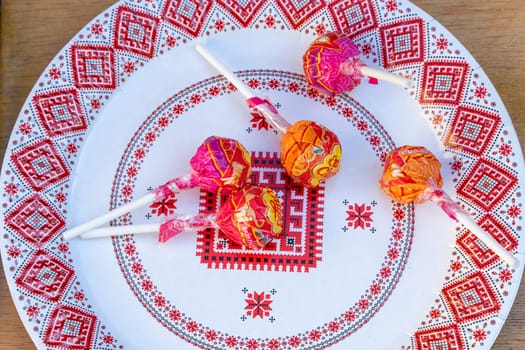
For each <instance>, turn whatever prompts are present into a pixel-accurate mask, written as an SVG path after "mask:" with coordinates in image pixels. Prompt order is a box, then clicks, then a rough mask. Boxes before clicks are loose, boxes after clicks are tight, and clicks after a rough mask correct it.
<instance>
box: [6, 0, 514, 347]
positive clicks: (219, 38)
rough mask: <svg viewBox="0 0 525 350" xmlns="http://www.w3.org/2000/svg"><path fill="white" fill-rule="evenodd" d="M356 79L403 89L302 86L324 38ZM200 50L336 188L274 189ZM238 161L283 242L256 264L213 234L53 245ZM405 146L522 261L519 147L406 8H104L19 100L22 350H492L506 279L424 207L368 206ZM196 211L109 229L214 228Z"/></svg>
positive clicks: (10, 155)
mask: <svg viewBox="0 0 525 350" xmlns="http://www.w3.org/2000/svg"><path fill="white" fill-rule="evenodd" d="M331 30H336V31H345V32H348V33H349V34H350V35H351V36H352V37H353V39H355V41H356V43H357V44H358V45H359V47H360V49H361V52H362V59H363V60H364V61H365V62H366V63H367V64H369V65H371V66H379V67H383V68H384V69H387V70H389V71H392V72H394V73H398V74H402V75H405V76H409V77H410V78H411V79H412V80H413V81H414V82H415V87H414V88H412V89H410V90H404V89H402V88H400V87H397V86H392V85H389V84H387V83H380V84H379V85H371V84H368V83H367V82H366V81H363V82H362V84H361V85H360V86H359V87H357V88H356V89H355V90H353V91H351V92H349V93H346V94H342V95H339V96H337V97H335V98H329V97H326V96H323V95H319V94H318V93H316V91H315V90H313V89H311V88H310V87H309V86H308V85H307V84H306V82H305V79H304V77H303V75H302V61H301V59H302V54H303V52H304V50H305V49H306V47H307V46H308V45H309V44H310V42H311V41H312V40H313V39H314V38H315V37H316V36H317V35H319V34H322V33H324V32H326V31H331ZM196 42H199V43H203V44H205V45H207V46H208V47H209V49H210V50H211V51H213V52H214V53H215V54H216V55H217V56H219V57H220V58H221V59H222V60H223V61H224V62H225V63H226V64H227V65H228V66H229V67H231V68H232V69H233V70H235V71H237V72H238V74H239V75H240V76H241V77H242V79H243V80H244V81H245V82H246V83H248V84H249V85H250V87H251V88H253V89H254V90H255V91H257V92H258V93H259V94H260V95H261V96H264V97H268V98H269V99H270V100H271V101H273V102H274V104H276V105H277V107H278V108H279V111H280V113H281V114H282V115H283V116H285V117H286V118H287V119H288V120H289V121H290V122H294V121H296V120H300V119H311V120H315V121H318V122H321V123H322V124H324V125H326V126H328V127H329V128H330V129H332V130H333V131H335V132H336V133H337V134H338V136H339V138H340V139H341V143H342V146H343V162H342V170H341V172H340V173H339V174H338V175H337V176H336V177H334V178H332V179H330V180H328V181H327V182H326V184H325V185H323V186H321V187H320V188H319V189H317V190H307V189H304V188H300V187H297V186H295V187H294V186H289V183H288V182H287V180H286V178H285V177H284V176H283V171H282V169H281V167H280V165H279V161H278V158H279V153H278V152H279V148H278V145H279V138H280V136H279V135H278V134H277V133H276V132H274V131H273V130H272V129H269V130H268V128H267V127H266V126H265V124H264V123H263V122H262V121H261V120H260V118H258V117H257V115H251V114H250V111H249V109H248V108H247V107H246V106H245V104H244V101H243V98H242V96H240V94H239V93H237V92H236V91H235V90H234V89H232V87H231V85H230V84H229V83H228V82H226V81H225V80H224V79H223V78H222V77H221V76H220V75H218V74H217V73H216V72H215V71H214V70H213V69H212V68H211V67H210V66H208V65H207V64H206V63H205V62H204V61H203V60H202V59H201V58H200V57H199V56H198V55H197V54H196V52H195V51H194V50H193V45H194V44H195V43H196ZM210 135H219V136H225V137H232V138H236V139H238V140H239V141H240V142H241V143H243V144H244V145H245V146H246V148H247V149H249V150H250V151H251V152H252V157H253V168H254V169H253V172H254V181H257V182H258V183H262V184H266V185H268V186H270V187H272V188H274V189H275V190H276V191H277V192H278V193H279V196H280V198H281V200H282V202H283V204H284V207H285V219H286V225H285V229H286V234H285V236H284V237H283V238H282V239H281V240H279V241H276V242H275V243H273V244H272V245H271V246H270V247H269V248H268V249H266V250H265V251H263V252H257V253H255V252H250V251H245V250H243V249H241V248H240V247H236V246H232V245H231V244H229V243H228V242H227V241H225V240H224V239H223V238H222V236H220V235H219V234H218V232H214V231H201V232H187V233H185V234H183V235H180V236H178V237H176V238H174V239H172V240H171V241H169V242H167V243H165V244H159V243H157V241H156V237H155V236H154V235H148V236H140V237H139V236H135V237H134V236H127V237H120V238H114V239H98V240H91V241H82V240H80V239H74V240H71V241H70V242H64V241H63V240H62V237H61V233H62V232H63V231H64V230H65V228H66V227H72V226H74V225H76V224H79V223H81V222H83V221H85V220H87V219H90V218H92V217H94V216H96V215H99V214H101V213H104V212H105V211H107V210H108V209H109V208H111V207H114V206H116V205H119V204H122V203H125V202H127V201H129V200H131V199H132V198H136V197H138V196H141V195H142V194H145V193H147V191H148V190H151V189H152V188H154V187H155V186H157V185H159V184H162V183H163V182H165V181H167V180H168V179H170V178H172V177H175V176H179V175H183V174H185V173H187V172H188V171H190V168H189V159H190V157H191V156H192V155H193V153H194V152H195V150H196V148H197V146H198V145H199V144H200V143H201V142H202V141H203V140H204V139H205V138H206V137H208V136H210ZM404 144H413V145H424V146H426V147H427V148H429V149H430V150H432V151H433V152H434V153H435V154H436V155H437V156H438V158H439V159H440V160H441V162H442V165H443V167H442V174H443V177H444V179H445V185H444V188H445V190H446V191H447V192H448V193H450V194H452V195H454V196H456V198H457V200H458V203H459V204H460V205H461V206H462V207H463V208H464V209H465V210H467V211H468V212H469V213H471V214H472V215H473V216H474V218H475V219H476V221H477V222H478V223H479V224H480V225H481V226H482V227H484V228H485V229H486V230H487V231H488V232H490V233H491V234H492V235H494V237H495V238H496V239H497V240H498V241H500V242H501V243H502V244H503V245H505V246H506V247H507V248H508V249H509V250H511V251H512V252H514V253H515V254H516V255H517V256H518V257H519V258H520V259H522V254H521V253H522V249H521V245H522V244H521V241H522V239H521V237H520V231H521V227H522V222H521V219H522V216H521V211H522V205H523V200H522V196H521V191H522V185H523V183H522V181H523V176H524V169H523V157H522V155H521V151H520V147H519V141H518V139H517V137H516V135H515V132H514V129H513V126H512V123H511V121H510V119H509V117H508V115H507V112H506V111H505V108H504V106H503V103H502V101H501V100H500V98H499V96H498V94H497V92H496V91H495V90H494V88H493V86H492V85H491V83H490V81H489V80H488V79H487V77H486V76H485V74H484V73H483V71H482V70H481V68H480V67H479V65H478V64H477V63H476V62H475V60H474V59H473V58H472V57H471V56H470V54H469V53H468V52H467V51H466V50H465V48H464V47H463V46H462V45H461V44H460V43H459V42H457V40H456V39H455V38H454V37H453V36H452V35H451V34H450V33H448V32H447V31H446V29H444V28H443V27H442V26H441V25H440V24H439V23H437V22H436V21H435V20H433V19H432V18H431V17H429V16H428V15H427V14H425V13H423V12H422V11H421V10H419V9H418V8H417V7H415V6H414V5H412V4H410V3H408V2H404V5H403V8H400V7H399V6H398V4H397V2H395V3H394V2H389V1H387V2H385V1H372V0H370V1H340V2H339V1H335V2H331V3H329V4H324V2H321V1H313V2H311V3H304V4H303V3H300V4H297V3H295V2H292V1H279V2H272V1H252V2H248V3H246V4H245V6H243V7H241V6H239V5H238V4H237V3H235V2H229V1H217V2H213V3H212V2H209V3H208V2H201V1H182V2H178V1H171V0H165V1H160V0H159V1H120V2H118V3H116V4H115V5H114V6H113V7H111V8H109V9H108V10H106V11H105V12H104V13H102V14H101V15H100V16H98V17H97V18H95V19H94V20H93V21H92V22H91V23H89V24H88V25H87V26H86V27H85V28H84V29H83V30H82V31H81V32H80V33H79V34H77V36H75V37H74V38H73V39H72V40H71V42H70V43H69V44H68V45H67V46H66V47H65V48H64V49H63V50H62V51H61V52H60V53H59V54H58V55H57V56H56V58H55V59H54V60H53V61H52V62H51V63H50V65H49V66H48V67H47V68H46V70H45V72H44V73H43V74H42V76H41V77H40V78H39V80H38V82H37V83H36V84H35V88H34V89H33V90H32V92H31V94H30V96H29V97H28V99H27V101H26V103H25V105H24V107H23V109H22V111H21V113H20V116H19V118H18V120H17V122H16V125H15V127H14V130H13V133H12V136H11V139H10V142H9V146H8V150H7V152H6V158H5V160H4V164H3V168H2V175H1V176H2V183H3V184H4V190H5V193H4V196H3V198H2V214H3V217H4V235H3V237H2V245H1V252H2V258H3V264H4V266H5V268H6V278H7V280H8V283H9V284H10V285H11V287H12V290H13V291H14V294H13V299H14V301H15V304H16V306H17V308H18V310H19V313H20V316H21V318H22V320H23V322H24V324H25V326H26V327H27V329H28V332H29V333H30V335H31V337H32V338H33V340H34V341H35V344H36V345H37V347H38V348H40V349H45V348H65V347H67V348H71V349H85V348H96V349H115V348H127V349H145V348H152V349H172V348H177V349H182V348H193V347H200V348H206V349H208V348H209V349H230V348H232V349H254V350H255V349H288V348H290V349H291V348H300V349H314V348H315V349H317V348H327V347H334V348H341V349H349V348H352V349H355V348H366V349H385V348H398V349H399V348H401V349H409V348H410V349H428V348H443V349H445V348H446V349H472V348H474V347H476V348H479V347H483V346H484V347H487V348H488V347H490V345H491V344H492V343H493V342H494V340H495V338H496V336H497V334H498V332H499V329H500V328H501V326H502V325H503V322H504V320H505V318H506V316H507V314H508V312H509V309H510V307H511V305H512V302H513V300H514V297H515V295H516V292H517V287H518V286H519V281H520V279H521V273H522V267H521V266H520V267H519V268H517V269H512V268H509V267H508V266H507V265H506V264H505V263H503V262H501V261H500V260H499V259H498V258H497V257H496V256H495V255H494V253H492V252H491V251H490V250H487V249H486V247H485V246H484V245H483V244H482V243H480V242H479V241H478V240H476V239H475V238H474V237H473V236H472V235H471V233H470V232H468V231H466V230H464V229H463V228H462V227H461V226H458V225H457V224H456V223H454V222H451V221H450V220H449V219H448V218H447V217H446V216H445V214H444V213H442V212H441V211H440V209H439V208H437V207H436V206H434V205H432V204H430V203H425V204H422V205H418V206H417V207H414V206H412V205H408V206H402V205H399V204H396V203H393V202H392V201H391V200H390V199H388V198H386V197H385V196H384V194H383V193H382V192H381V191H380V190H379V188H378V187H377V180H378V179H379V176H380V174H381V170H382V160H383V157H384V155H385V153H386V152H388V151H389V150H391V149H393V148H394V147H396V146H401V145H404ZM216 201H217V198H215V196H214V195H211V194H208V193H205V192H200V191H199V190H198V189H193V190H190V191H186V192H182V193H180V194H177V195H176V197H174V198H170V199H169V200H167V201H165V202H163V203H157V204H153V205H152V206H150V207H148V208H144V209H141V210H137V211H134V212H133V213H132V214H131V215H127V216H125V217H122V218H120V219H119V220H117V221H116V222H114V223H113V224H129V223H145V222H161V221H162V220H163V219H164V218H165V217H166V215H169V214H171V213H173V212H184V213H197V212H213V211H214V210H215V209H216V206H217V203H216Z"/></svg>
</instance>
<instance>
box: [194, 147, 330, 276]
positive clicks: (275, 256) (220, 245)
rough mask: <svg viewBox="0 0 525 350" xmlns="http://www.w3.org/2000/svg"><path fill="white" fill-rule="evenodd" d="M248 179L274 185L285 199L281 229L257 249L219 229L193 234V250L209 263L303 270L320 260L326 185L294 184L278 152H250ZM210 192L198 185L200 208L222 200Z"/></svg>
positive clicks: (209, 210) (208, 210) (224, 266)
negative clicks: (228, 237)
mask: <svg viewBox="0 0 525 350" xmlns="http://www.w3.org/2000/svg"><path fill="white" fill-rule="evenodd" d="M252 182H253V183H256V184H259V185H263V186H268V187H270V188H271V189H273V190H274V191H275V192H276V193H277V195H278V196H279V198H280V199H281V202H282V204H283V208H284V212H283V216H284V233H283V235H282V236H281V237H280V238H279V239H276V240H274V241H272V242H270V243H269V244H268V245H267V246H266V247H265V248H264V249H263V250H261V251H252V250H247V249H245V248H243V247H242V246H240V245H238V244H235V243H233V242H231V241H230V240H228V239H226V237H225V236H224V235H223V234H222V233H221V232H220V231H219V230H215V229H207V230H203V231H200V232H199V233H198V235H197V256H199V257H200V261H201V263H203V264H206V265H207V266H208V267H209V268H218V269H234V270H276V271H303V272H307V271H308V270H309V269H311V268H315V267H316V266H317V262H318V261H320V260H321V253H322V252H321V247H322V221H323V220H322V219H323V213H324V185H320V186H319V187H317V188H315V189H310V188H306V187H302V186H298V185H293V183H291V180H290V178H289V177H288V176H287V175H286V173H285V172H284V169H283V168H282V166H281V162H280V156H279V154H278V153H273V152H272V153H266V152H253V153H252ZM221 200H223V199H221V198H219V196H217V195H216V194H214V193H209V192H206V191H202V192H201V195H200V212H201V213H214V212H216V210H217V208H218V206H219V205H220V204H221Z"/></svg>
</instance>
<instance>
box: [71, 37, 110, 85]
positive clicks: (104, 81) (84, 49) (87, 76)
mask: <svg viewBox="0 0 525 350" xmlns="http://www.w3.org/2000/svg"><path fill="white" fill-rule="evenodd" d="M71 67H72V70H73V80H74V81H75V85H76V86H77V87H78V88H80V89H100V90H108V89H109V90H112V89H115V87H116V85H117V84H116V81H115V53H114V52H113V49H112V48H111V47H107V46H103V45H73V46H71Z"/></svg>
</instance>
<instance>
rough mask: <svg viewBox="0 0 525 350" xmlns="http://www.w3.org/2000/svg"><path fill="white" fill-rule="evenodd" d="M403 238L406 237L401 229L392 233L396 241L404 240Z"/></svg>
mask: <svg viewBox="0 0 525 350" xmlns="http://www.w3.org/2000/svg"><path fill="white" fill-rule="evenodd" d="M403 236H404V233H403V230H401V229H399V228H396V229H395V230H394V231H392V237H393V238H394V239H395V240H396V241H399V240H400V239H401V238H403Z"/></svg>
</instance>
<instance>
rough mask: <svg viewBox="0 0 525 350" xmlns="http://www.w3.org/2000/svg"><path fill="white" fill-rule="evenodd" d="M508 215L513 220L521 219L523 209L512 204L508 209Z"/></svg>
mask: <svg viewBox="0 0 525 350" xmlns="http://www.w3.org/2000/svg"><path fill="white" fill-rule="evenodd" d="M507 215H508V216H510V217H511V218H513V219H515V218H517V217H519V216H520V215H521V208H520V207H518V206H517V205H516V204H512V205H511V206H510V207H509V208H508V209H507Z"/></svg>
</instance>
